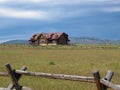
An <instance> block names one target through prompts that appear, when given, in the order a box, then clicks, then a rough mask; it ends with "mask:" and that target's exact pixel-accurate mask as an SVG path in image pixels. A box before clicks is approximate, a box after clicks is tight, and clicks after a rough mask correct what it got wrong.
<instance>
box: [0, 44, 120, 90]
mask: <svg viewBox="0 0 120 90" xmlns="http://www.w3.org/2000/svg"><path fill="white" fill-rule="evenodd" d="M6 63H10V64H11V65H12V67H13V68H15V69H20V68H21V67H22V66H27V67H28V71H35V72H45V73H56V74H57V73H58V74H70V75H85V76H92V72H93V71H94V70H99V71H100V73H101V76H102V77H104V76H105V74H106V72H107V71H108V70H113V71H114V72H115V75H114V77H113V79H112V82H114V83H116V84H120V78H119V77H120V48H119V46H107V45H104V46H103V45H87V46H86V45H75V46H74V45H73V46H45V47H43V46H37V47H33V46H28V45H0V71H2V72H5V71H6V68H5V66H4V65H5V64H6ZM9 83H10V79H9V78H7V77H2V76H0V87H7V86H8V85H9ZM19 83H20V84H21V85H24V86H27V87H30V88H32V89H33V90H96V86H95V84H94V83H83V82H82V83H81V82H73V81H63V80H53V79H45V78H38V77H27V76H22V78H21V80H20V81H19Z"/></svg>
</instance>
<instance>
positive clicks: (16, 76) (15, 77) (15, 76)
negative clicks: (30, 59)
mask: <svg viewBox="0 0 120 90" xmlns="http://www.w3.org/2000/svg"><path fill="white" fill-rule="evenodd" d="M5 66H6V68H7V71H8V74H9V76H10V78H11V80H12V83H11V84H9V86H8V88H7V90H12V89H13V88H14V87H15V89H16V90H21V89H22V86H20V85H19V83H18V80H19V79H20V78H21V76H22V75H21V74H17V73H15V70H12V68H11V66H10V64H6V65H5ZM21 70H22V71H25V70H27V67H22V68H21Z"/></svg>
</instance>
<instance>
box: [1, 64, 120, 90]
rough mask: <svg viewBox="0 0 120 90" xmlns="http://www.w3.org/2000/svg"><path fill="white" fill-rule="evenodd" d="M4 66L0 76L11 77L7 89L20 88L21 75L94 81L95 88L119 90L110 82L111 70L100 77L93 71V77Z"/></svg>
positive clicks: (18, 89) (119, 89) (20, 89)
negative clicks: (4, 70)
mask: <svg viewBox="0 0 120 90" xmlns="http://www.w3.org/2000/svg"><path fill="white" fill-rule="evenodd" d="M5 66H6V69H7V71H8V72H0V76H6V77H10V78H11V81H12V83H11V84H10V85H9V86H8V88H7V90H13V89H14V88H15V89H16V90H22V86H20V85H19V83H18V81H19V79H20V78H21V76H22V75H26V76H37V77H43V78H50V79H61V80H70V81H79V82H89V83H95V84H96V86H97V90H107V88H111V89H113V90H120V86H119V85H116V84H113V83H112V82H110V81H111V79H112V77H113V75H114V72H112V71H108V72H107V74H106V76H105V78H101V76H100V74H99V71H95V72H93V77H87V76H77V75H65V74H52V73H43V72H31V71H26V69H27V68H26V67H23V68H21V70H13V69H12V68H11V66H10V64H6V65H5ZM0 90H1V89H0ZM26 90H28V89H26ZM29 90H30V89H29Z"/></svg>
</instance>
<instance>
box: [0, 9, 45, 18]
mask: <svg viewBox="0 0 120 90" xmlns="http://www.w3.org/2000/svg"><path fill="white" fill-rule="evenodd" d="M0 16H7V17H13V18H26V19H45V18H46V13H45V12H43V11H29V10H15V9H8V8H7V9H6V8H0Z"/></svg>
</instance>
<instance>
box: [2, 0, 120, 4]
mask: <svg viewBox="0 0 120 90" xmlns="http://www.w3.org/2000/svg"><path fill="white" fill-rule="evenodd" d="M0 2H6V3H8V2H9V3H10V2H14V3H17V2H18V3H20V2H21V3H45V4H52V5H53V4H92V3H93V4H94V3H108V4H109V3H120V1H119V0H0Z"/></svg>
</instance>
